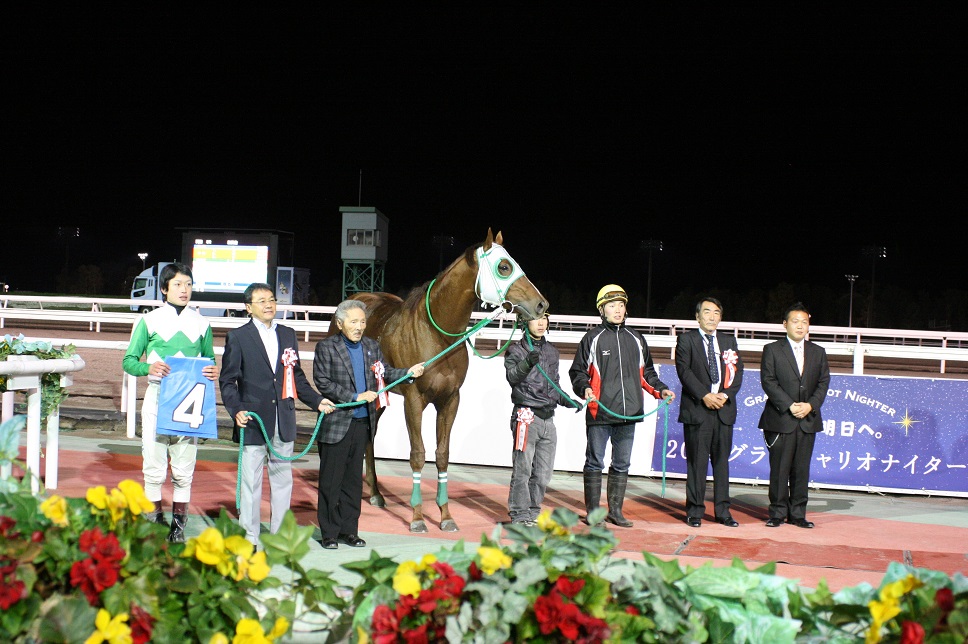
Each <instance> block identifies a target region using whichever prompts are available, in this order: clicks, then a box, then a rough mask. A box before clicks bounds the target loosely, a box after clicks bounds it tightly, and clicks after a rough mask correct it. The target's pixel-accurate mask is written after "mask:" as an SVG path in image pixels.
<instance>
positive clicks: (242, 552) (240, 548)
mask: <svg viewBox="0 0 968 644" xmlns="http://www.w3.org/2000/svg"><path fill="white" fill-rule="evenodd" d="M225 549H226V550H227V551H228V554H226V555H225V558H224V559H223V560H222V561H220V562H219V563H218V564H217V567H218V571H219V573H220V574H221V575H223V576H225V577H233V578H234V579H235V581H241V580H242V579H244V578H245V572H246V569H247V568H248V565H249V557H251V556H252V551H253V550H255V546H253V545H252V543H251V542H249V540H247V539H246V538H245V537H240V536H238V535H233V536H231V537H227V538H226V539H225Z"/></svg>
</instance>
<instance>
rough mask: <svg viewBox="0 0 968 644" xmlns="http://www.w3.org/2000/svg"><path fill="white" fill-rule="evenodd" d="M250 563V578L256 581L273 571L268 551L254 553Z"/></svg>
mask: <svg viewBox="0 0 968 644" xmlns="http://www.w3.org/2000/svg"><path fill="white" fill-rule="evenodd" d="M248 563H249V566H248V575H249V579H251V580H252V581H254V582H255V583H259V582H260V581H262V580H263V579H265V578H266V577H268V576H269V573H270V572H272V568H270V567H269V564H268V563H266V553H265V552H264V551H260V552H257V553H255V554H254V555H252V556H251V557H250V558H249V562H248ZM287 628H288V627H287Z"/></svg>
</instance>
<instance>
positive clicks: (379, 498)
mask: <svg viewBox="0 0 968 644" xmlns="http://www.w3.org/2000/svg"><path fill="white" fill-rule="evenodd" d="M370 505H372V506H373V507H375V508H385V507H387V502H386V501H384V500H383V495H382V494H375V495H373V496H371V497H370Z"/></svg>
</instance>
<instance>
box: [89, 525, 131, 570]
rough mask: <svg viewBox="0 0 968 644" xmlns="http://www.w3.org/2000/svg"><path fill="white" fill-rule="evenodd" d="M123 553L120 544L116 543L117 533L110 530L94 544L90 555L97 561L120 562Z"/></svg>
mask: <svg viewBox="0 0 968 644" xmlns="http://www.w3.org/2000/svg"><path fill="white" fill-rule="evenodd" d="M125 554H126V553H125V551H124V550H122V548H121V544H120V543H118V535H116V534H114V533H113V532H112V533H111V534H109V535H107V536H106V537H104V538H103V539H101V540H100V541H98V542H97V543H96V544H95V545H94V551H93V552H92V553H91V556H92V557H94V559H95V561H98V562H101V561H105V562H110V563H121V561H122V560H123V559H124V556H125Z"/></svg>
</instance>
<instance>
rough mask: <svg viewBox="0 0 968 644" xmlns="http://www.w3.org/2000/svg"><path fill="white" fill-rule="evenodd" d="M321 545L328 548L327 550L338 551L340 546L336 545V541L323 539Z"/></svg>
mask: <svg viewBox="0 0 968 644" xmlns="http://www.w3.org/2000/svg"><path fill="white" fill-rule="evenodd" d="M320 545H321V546H323V547H324V548H326V549H327V550H336V549H337V548H339V544H338V543H336V539H323V540H322V541H321V542H320Z"/></svg>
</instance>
